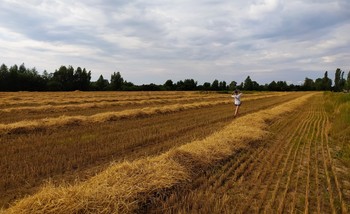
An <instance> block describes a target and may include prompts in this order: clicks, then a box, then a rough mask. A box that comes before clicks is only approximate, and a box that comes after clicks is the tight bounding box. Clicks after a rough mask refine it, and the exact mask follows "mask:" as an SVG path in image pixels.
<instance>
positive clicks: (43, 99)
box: [0, 92, 223, 106]
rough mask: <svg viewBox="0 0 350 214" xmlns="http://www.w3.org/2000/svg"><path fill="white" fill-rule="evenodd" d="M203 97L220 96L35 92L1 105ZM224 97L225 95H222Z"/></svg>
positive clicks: (4, 101)
mask: <svg viewBox="0 0 350 214" xmlns="http://www.w3.org/2000/svg"><path fill="white" fill-rule="evenodd" d="M196 97H197V98H201V97H204V98H205V97H219V96H218V95H215V94H209V95H207V94H205V95H201V94H187V93H185V94H174V95H169V94H164V95H157V94H155V95H138V94H134V93H132V92H130V94H129V95H128V96H120V95H119V94H115V95H114V96H113V95H108V96H104V97H99V96H96V95H94V94H91V95H90V96H86V97H81V96H68V97H62V96H55V94H52V95H51V96H47V95H45V96H40V94H38V95H36V94H34V95H33V97H32V98H28V99H26V98H21V97H11V96H10V97H7V98H6V97H5V98H2V99H1V100H2V104H1V105H0V106H13V105H15V106H33V105H34V106H35V105H67V104H83V103H90V102H118V101H140V100H154V99H179V98H196ZM221 97H223V96H221Z"/></svg>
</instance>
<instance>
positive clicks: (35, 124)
mask: <svg viewBox="0 0 350 214" xmlns="http://www.w3.org/2000/svg"><path fill="white" fill-rule="evenodd" d="M270 96H273V95H267V96H264V97H254V98H250V99H249V98H247V99H245V100H247V101H248V100H254V99H259V98H267V97H270ZM229 103H232V101H231V100H223V101H215V102H209V101H207V102H198V103H191V104H174V105H167V106H161V107H146V108H141V109H129V110H123V111H117V112H104V113H98V114H94V115H90V116H64V115H63V116H60V117H56V118H45V119H38V120H30V121H28V120H24V121H20V122H15V123H9V124H0V135H2V134H11V133H26V132H30V131H36V130H45V129H48V128H52V127H61V126H69V125H82V124H91V123H103V122H106V121H115V120H120V119H128V118H138V117H146V116H151V115H156V114H166V113H174V112H179V111H184V110H189V109H196V108H203V107H209V106H214V105H222V104H229Z"/></svg>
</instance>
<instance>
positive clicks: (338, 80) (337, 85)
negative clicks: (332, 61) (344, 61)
mask: <svg viewBox="0 0 350 214" xmlns="http://www.w3.org/2000/svg"><path fill="white" fill-rule="evenodd" d="M341 73H342V71H341V69H340V68H337V70H336V71H335V78H334V91H340V90H341V88H340V84H341V76H340V75H341Z"/></svg>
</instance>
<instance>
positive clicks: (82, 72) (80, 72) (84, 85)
mask: <svg viewBox="0 0 350 214" xmlns="http://www.w3.org/2000/svg"><path fill="white" fill-rule="evenodd" d="M90 80H91V71H89V72H87V71H86V69H85V68H84V69H81V68H80V67H78V68H77V70H76V71H75V72H74V90H82V91H87V90H89V86H90Z"/></svg>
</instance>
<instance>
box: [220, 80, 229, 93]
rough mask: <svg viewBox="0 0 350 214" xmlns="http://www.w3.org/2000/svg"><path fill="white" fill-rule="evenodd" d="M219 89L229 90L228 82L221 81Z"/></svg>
mask: <svg viewBox="0 0 350 214" xmlns="http://www.w3.org/2000/svg"><path fill="white" fill-rule="evenodd" d="M219 90H220V91H225V90H227V84H226V82H225V81H220V82H219Z"/></svg>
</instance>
